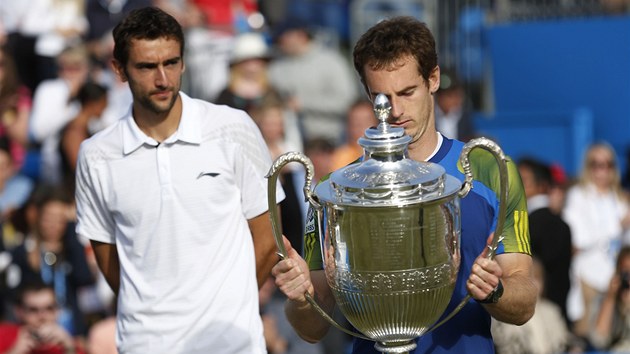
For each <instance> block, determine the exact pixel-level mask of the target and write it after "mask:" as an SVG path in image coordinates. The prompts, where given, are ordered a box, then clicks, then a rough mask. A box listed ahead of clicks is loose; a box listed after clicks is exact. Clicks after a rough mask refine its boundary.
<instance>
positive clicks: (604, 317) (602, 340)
mask: <svg viewBox="0 0 630 354" xmlns="http://www.w3.org/2000/svg"><path fill="white" fill-rule="evenodd" d="M614 313H615V296H614V294H607V295H606V297H605V298H604V301H602V305H601V308H600V310H599V314H598V315H597V320H596V322H595V329H594V331H593V333H592V335H591V338H590V339H591V341H592V342H593V345H595V346H596V347H597V348H604V347H605V346H606V345H608V343H609V341H610V333H611V330H612V323H613V317H614Z"/></svg>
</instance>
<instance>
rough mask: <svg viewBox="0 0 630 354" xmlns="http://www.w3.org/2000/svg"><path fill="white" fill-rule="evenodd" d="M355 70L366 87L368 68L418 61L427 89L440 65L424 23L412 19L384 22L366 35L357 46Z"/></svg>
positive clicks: (392, 19)
mask: <svg viewBox="0 0 630 354" xmlns="http://www.w3.org/2000/svg"><path fill="white" fill-rule="evenodd" d="M353 56H354V68H355V70H356V71H357V73H358V74H359V76H360V77H361V82H363V84H365V66H366V65H369V66H370V67H372V68H374V69H382V68H387V67H389V66H390V65H392V64H395V63H396V62H397V61H398V60H400V59H401V58H403V57H405V56H411V57H413V58H415V59H416V63H417V64H418V72H419V73H420V74H421V75H422V77H423V78H424V80H425V81H426V84H427V85H428V84H429V83H428V80H429V76H430V75H431V72H432V71H433V69H435V67H436V66H437V65H438V57H437V50H436V49H435V39H434V38H433V34H432V33H431V31H430V30H429V28H428V27H427V25H426V24H425V23H423V22H420V21H418V20H417V19H415V18H413V17H410V16H400V17H393V18H391V19H387V20H383V21H381V22H379V23H377V24H376V25H374V26H373V27H371V28H370V29H368V30H367V32H365V33H364V34H363V35H362V36H361V38H359V40H358V41H357V44H356V45H355V46H354V52H353Z"/></svg>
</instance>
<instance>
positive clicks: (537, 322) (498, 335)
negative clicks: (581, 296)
mask: <svg viewBox="0 0 630 354" xmlns="http://www.w3.org/2000/svg"><path fill="white" fill-rule="evenodd" d="M532 270H533V272H534V277H535V279H536V284H537V286H538V295H539V297H538V301H537V302H536V312H535V313H534V316H533V317H532V318H531V319H530V320H529V321H528V322H527V323H525V324H524V325H522V326H516V325H512V324H508V323H504V322H500V321H497V320H495V319H494V318H493V319H492V337H493V338H494V344H495V346H496V352H497V354H523V353H529V354H554V353H563V352H565V350H566V349H567V348H568V347H569V345H570V343H571V340H572V337H571V333H570V332H569V330H568V327H567V325H566V323H565V320H564V317H563V316H562V312H561V311H560V308H559V307H558V305H556V304H555V303H553V302H551V301H549V300H547V299H545V298H544V297H541V296H540V295H542V294H543V292H544V289H545V286H544V284H545V271H544V268H543V266H542V263H540V261H539V260H537V259H535V258H534V266H533V268H532Z"/></svg>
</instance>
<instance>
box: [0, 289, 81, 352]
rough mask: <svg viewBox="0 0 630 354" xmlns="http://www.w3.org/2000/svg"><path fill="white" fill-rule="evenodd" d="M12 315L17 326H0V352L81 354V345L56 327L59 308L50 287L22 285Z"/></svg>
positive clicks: (4, 324)
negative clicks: (16, 321) (13, 314)
mask: <svg viewBox="0 0 630 354" xmlns="http://www.w3.org/2000/svg"><path fill="white" fill-rule="evenodd" d="M15 316H16V319H17V320H18V322H19V323H17V324H16V323H2V324H0V352H1V353H11V354H13V353H15V354H28V353H32V354H34V353H37V354H58V353H78V354H82V353H84V350H83V348H82V347H81V345H80V343H79V342H78V341H76V340H75V339H74V338H73V337H72V335H71V334H70V333H68V331H66V329H64V328H63V327H62V326H60V325H59V324H58V319H59V316H60V311H59V305H58V304H57V302H56V300H55V292H54V290H53V288H52V287H51V286H49V285H45V284H44V283H42V282H33V283H25V284H24V285H22V287H21V288H20V289H19V291H18V296H17V298H16V303H15Z"/></svg>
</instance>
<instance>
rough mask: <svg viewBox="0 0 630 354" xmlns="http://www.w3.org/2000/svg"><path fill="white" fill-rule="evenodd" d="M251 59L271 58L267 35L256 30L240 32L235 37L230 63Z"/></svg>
mask: <svg viewBox="0 0 630 354" xmlns="http://www.w3.org/2000/svg"><path fill="white" fill-rule="evenodd" d="M249 59H264V60H269V59H271V55H270V52H269V46H268V45H267V42H266V41H265V37H264V36H263V35H262V34H260V33H256V32H246V33H242V34H239V35H238V36H237V37H236V38H235V39H234V47H233V48H232V53H231V55H230V65H234V64H237V63H239V62H242V61H245V60H249Z"/></svg>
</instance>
